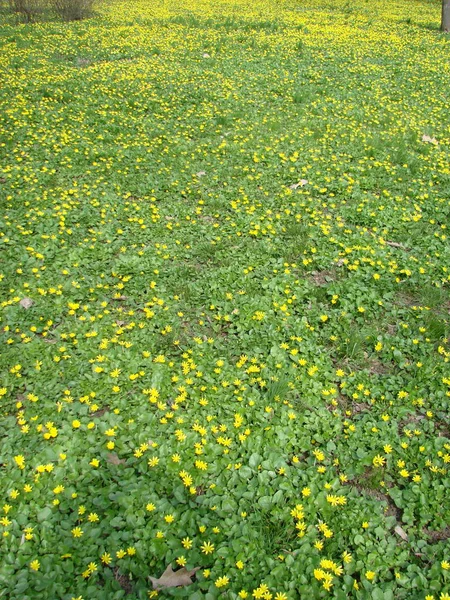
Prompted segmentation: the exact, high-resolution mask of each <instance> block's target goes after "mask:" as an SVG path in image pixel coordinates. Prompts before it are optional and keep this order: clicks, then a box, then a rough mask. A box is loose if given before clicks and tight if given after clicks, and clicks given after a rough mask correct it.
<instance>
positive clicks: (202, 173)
mask: <svg viewBox="0 0 450 600" xmlns="http://www.w3.org/2000/svg"><path fill="white" fill-rule="evenodd" d="M195 175H196V177H203V176H204V175H206V171H199V172H198V173H196V174H195Z"/></svg>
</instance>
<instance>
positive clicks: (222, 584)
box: [214, 576, 230, 588]
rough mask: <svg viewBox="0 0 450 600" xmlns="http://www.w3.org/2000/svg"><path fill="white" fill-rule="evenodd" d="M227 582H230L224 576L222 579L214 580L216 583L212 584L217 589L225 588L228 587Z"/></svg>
mask: <svg viewBox="0 0 450 600" xmlns="http://www.w3.org/2000/svg"><path fill="white" fill-rule="evenodd" d="M229 581H230V578H229V577H226V576H224V577H219V578H218V579H216V581H215V582H214V585H215V586H216V587H217V588H221V587H225V586H226V585H228V583H229Z"/></svg>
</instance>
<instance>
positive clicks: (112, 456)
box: [106, 452, 127, 465]
mask: <svg viewBox="0 0 450 600" xmlns="http://www.w3.org/2000/svg"><path fill="white" fill-rule="evenodd" d="M106 460H107V461H108V462H109V463H111V464H112V465H126V464H127V461H126V460H125V459H123V458H119V457H118V456H117V454H116V453H115V452H110V453H109V454H108V456H107V457H106Z"/></svg>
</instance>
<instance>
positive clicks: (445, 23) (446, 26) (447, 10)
mask: <svg viewBox="0 0 450 600" xmlns="http://www.w3.org/2000/svg"><path fill="white" fill-rule="evenodd" d="M441 30H442V31H450V0H442V19H441Z"/></svg>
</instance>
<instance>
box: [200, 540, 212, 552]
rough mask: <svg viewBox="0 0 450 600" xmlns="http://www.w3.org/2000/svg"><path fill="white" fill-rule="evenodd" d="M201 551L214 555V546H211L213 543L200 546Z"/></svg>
mask: <svg viewBox="0 0 450 600" xmlns="http://www.w3.org/2000/svg"><path fill="white" fill-rule="evenodd" d="M200 550H201V551H202V552H203V554H212V553H213V552H214V544H211V542H205V543H204V544H202V545H201V546H200Z"/></svg>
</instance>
